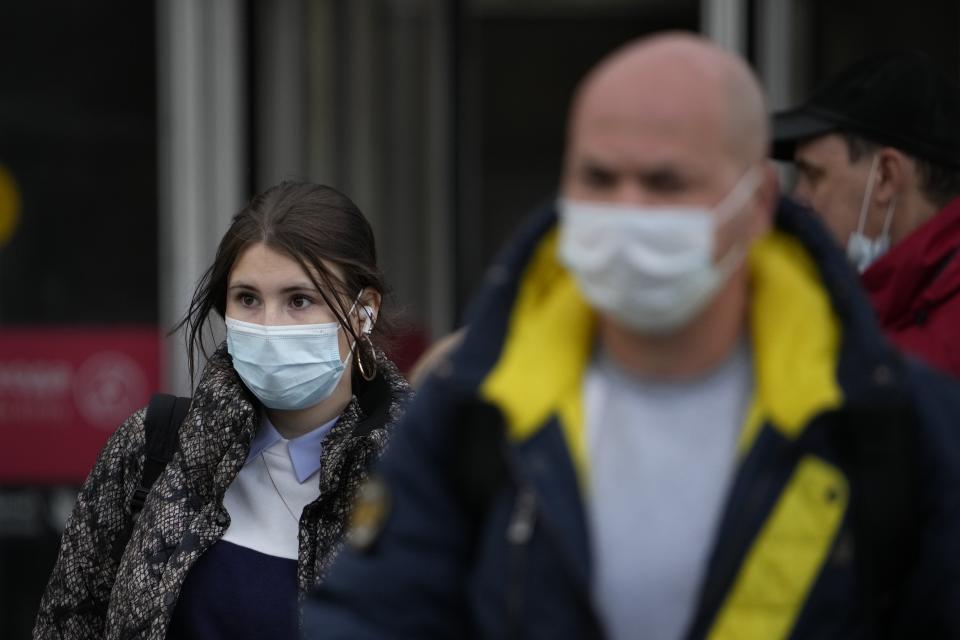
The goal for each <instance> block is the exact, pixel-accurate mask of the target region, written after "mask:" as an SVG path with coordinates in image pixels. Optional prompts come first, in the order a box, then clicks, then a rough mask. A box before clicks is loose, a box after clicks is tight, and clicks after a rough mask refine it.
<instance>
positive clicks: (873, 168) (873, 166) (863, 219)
mask: <svg viewBox="0 0 960 640" xmlns="http://www.w3.org/2000/svg"><path fill="white" fill-rule="evenodd" d="M879 159H880V156H878V155H877V154H873V162H871V163H870V175H869V176H867V188H866V190H865V191H864V192H863V202H861V203H860V221H859V222H858V223H857V233H858V234H860V235H861V236H863V230H864V228H866V226H867V210H868V209H869V208H870V196H872V195H873V185H874V183H875V182H876V180H877V161H878V160H879ZM887 211H888V212H889V211H890V209H889V208H888V209H887ZM888 222H889V221H888Z"/></svg>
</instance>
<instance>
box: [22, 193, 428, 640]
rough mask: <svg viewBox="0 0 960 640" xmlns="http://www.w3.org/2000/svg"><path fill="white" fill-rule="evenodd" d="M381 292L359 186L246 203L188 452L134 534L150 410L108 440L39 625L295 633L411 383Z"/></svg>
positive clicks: (224, 245) (200, 322)
mask: <svg viewBox="0 0 960 640" xmlns="http://www.w3.org/2000/svg"><path fill="white" fill-rule="evenodd" d="M383 292H384V283H383V279H382V276H381V274H380V271H379V270H378V267H377V262H376V250H375V247H374V239H373V233H372V230H371V228H370V225H369V223H368V222H367V220H366V219H365V218H364V217H363V214H362V213H361V212H360V211H359V210H358V209H357V207H356V206H355V205H354V204H353V203H352V202H351V201H350V200H349V199H348V198H347V197H346V196H344V195H343V194H341V193H339V192H337V191H335V190H333V189H331V188H329V187H323V186H318V185H313V184H306V183H283V184H280V185H278V186H275V187H273V188H271V189H269V190H267V191H266V192H265V193H263V194H261V195H259V196H257V197H256V198H254V199H253V200H252V201H251V202H250V204H249V205H248V206H247V207H246V208H244V209H243V210H241V211H240V212H239V213H238V214H237V215H236V216H235V217H234V219H233V222H232V224H231V225H230V228H229V229H228V230H227V233H226V234H225V235H224V237H223V239H222V240H221V242H220V246H219V248H218V250H217V255H216V259H215V261H214V263H213V265H212V266H211V267H210V268H209V269H208V270H207V272H206V274H205V275H204V276H203V279H202V280H201V281H200V284H199V286H198V288H197V290H196V292H195V294H194V296H193V301H192V303H191V305H190V309H189V312H188V314H187V316H186V317H185V318H184V320H183V321H182V322H181V323H180V325H179V327H178V328H185V329H186V336H187V344H188V355H189V356H190V362H191V363H192V362H195V360H194V358H195V356H197V355H199V354H200V353H203V354H204V355H207V352H208V349H206V348H205V345H204V340H203V336H204V332H205V325H206V324H207V321H208V318H209V316H210V314H211V312H215V313H216V315H218V316H220V317H222V318H223V319H224V320H225V324H226V341H225V342H224V343H223V344H221V345H220V346H219V347H218V348H216V349H215V350H213V352H212V353H210V354H209V355H208V357H207V361H206V365H205V367H204V368H203V371H202V373H201V374H200V376H199V379H198V380H197V381H196V388H195V392H194V395H193V398H192V400H191V402H190V408H189V410H188V412H187V414H186V418H185V419H184V421H183V423H182V425H181V426H180V428H179V433H178V434H177V437H178V446H177V449H176V453H175V455H174V457H173V459H172V461H171V462H169V463H168V464H167V465H166V467H165V468H164V470H163V472H162V473H161V475H160V476H159V478H158V479H157V480H156V482H155V483H154V484H153V486H152V488H151V490H150V493H149V494H148V495H147V497H146V500H145V502H144V506H143V509H142V511H141V512H140V514H139V517H138V518H137V519H136V521H135V523H134V524H133V526H132V530H130V529H126V532H125V527H127V526H128V524H129V521H130V518H131V516H130V505H131V500H132V497H133V493H134V490H135V489H136V488H137V486H138V483H139V481H140V479H141V473H142V469H143V467H144V464H145V463H144V457H145V431H144V417H145V411H144V410H141V411H138V412H137V413H135V414H134V415H133V416H131V417H130V418H129V419H128V420H127V421H126V422H125V423H124V424H123V425H121V427H120V428H119V429H118V430H117V432H116V433H115V434H114V435H113V436H112V437H111V438H110V440H109V442H108V443H107V445H106V447H105V448H104V450H103V452H102V453H101V454H100V457H99V459H98V460H97V463H96V465H95V466H94V468H93V471H92V472H91V474H90V477H89V478H88V479H87V482H86V484H85V485H84V487H83V489H82V490H81V492H80V495H79V498H78V501H77V506H76V507H75V509H74V512H73V514H72V515H71V517H70V520H69V522H68V524H67V528H66V531H65V532H64V536H63V542H62V545H61V550H60V556H59V558H58V560H57V564H56V567H55V568H54V572H53V575H52V577H51V579H50V583H49V585H48V587H47V591H46V594H45V595H44V598H43V602H42V604H41V609H40V613H39V616H38V619H37V625H36V628H35V630H34V637H35V638H127V637H137V638H154V639H161V638H176V639H185V638H189V639H192V638H197V639H199V638H203V639H205V640H217V639H219V638H224V639H225V638H231V639H242V638H267V637H269V638H294V637H297V636H298V630H297V627H298V622H297V620H298V601H299V599H300V598H301V597H302V596H303V595H304V594H305V593H306V592H307V591H308V590H309V589H311V588H312V587H313V586H315V585H316V584H318V583H319V581H320V580H321V579H322V578H323V575H324V572H325V570H326V568H327V566H328V564H329V562H330V561H331V560H332V557H333V555H334V554H335V552H336V550H337V548H338V546H339V544H340V539H341V537H342V534H343V532H344V529H345V524H346V523H345V520H346V518H347V514H348V512H349V505H350V503H351V499H352V496H353V493H354V490H355V488H356V487H357V486H358V484H359V483H360V482H361V480H362V479H363V477H364V475H365V472H366V469H367V468H368V466H369V464H370V463H371V462H372V461H373V460H374V459H375V458H376V456H377V455H378V454H379V453H380V451H381V450H382V448H383V446H384V444H385V442H386V439H387V435H388V432H389V430H390V428H391V426H392V425H393V424H394V423H395V422H396V420H397V419H398V417H399V415H400V412H401V408H402V405H403V404H404V403H405V401H406V400H407V399H408V396H409V394H410V391H409V388H408V386H407V384H406V382H405V381H404V380H403V378H402V377H401V376H400V374H399V373H398V372H397V369H396V367H394V365H393V364H392V363H391V362H390V361H389V360H388V359H387V358H386V357H385V356H384V354H383V352H382V351H381V350H380V349H379V348H378V347H377V346H376V344H377V341H378V339H379V337H380V336H381V335H383V334H384V328H385V322H384V318H383V313H382V302H383ZM207 333H208V334H209V332H207ZM193 374H194V372H193V370H192V368H191V377H193ZM127 532H129V533H127ZM125 535H129V539H128V541H126V544H125V548H124V547H123V546H121V547H120V549H122V554H121V553H116V552H115V548H116V546H117V545H118V544H120V545H123V543H124V536H125ZM118 540H119V541H120V542H119V543H118Z"/></svg>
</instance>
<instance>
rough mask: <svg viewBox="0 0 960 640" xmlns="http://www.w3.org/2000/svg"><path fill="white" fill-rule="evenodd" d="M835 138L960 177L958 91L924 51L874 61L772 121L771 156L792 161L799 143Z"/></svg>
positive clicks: (843, 74) (828, 84)
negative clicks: (881, 148) (857, 139)
mask: <svg viewBox="0 0 960 640" xmlns="http://www.w3.org/2000/svg"><path fill="white" fill-rule="evenodd" d="M831 132H844V133H853V134H857V135H859V136H861V137H863V138H865V139H867V140H869V141H871V142H874V143H877V144H881V145H886V146H891V147H895V148H897V149H899V150H901V151H903V152H904V153H907V154H910V155H912V156H914V157H916V158H920V159H923V160H927V161H930V162H934V163H936V164H941V165H944V166H947V167H952V168H957V169H960V84H958V83H957V81H956V80H955V79H953V78H950V77H949V76H948V75H946V74H945V73H944V72H943V71H942V70H941V69H940V68H938V66H937V65H936V63H934V62H933V61H932V60H931V59H930V58H929V57H928V56H927V55H926V54H924V53H921V52H919V51H901V52H894V53H884V54H879V55H874V56H871V57H869V58H866V59H864V60H861V61H860V62H857V63H856V64H854V65H852V66H850V67H848V68H847V69H845V70H844V71H842V72H840V73H839V74H838V75H836V76H834V77H832V78H830V79H829V80H828V81H827V82H826V83H824V84H823V85H822V86H821V87H820V88H819V89H817V91H816V92H814V94H813V96H812V97H811V98H810V100H808V101H807V103H806V104H804V105H802V106H800V107H797V108H795V109H790V110H787V111H780V112H778V113H775V114H773V149H772V155H773V157H774V158H776V159H778V160H792V159H793V152H794V148H795V147H796V145H797V143H798V142H801V141H803V140H807V139H810V138H815V137H817V136H821V135H824V134H827V133H831Z"/></svg>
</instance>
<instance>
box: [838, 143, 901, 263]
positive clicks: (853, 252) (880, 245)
mask: <svg viewBox="0 0 960 640" xmlns="http://www.w3.org/2000/svg"><path fill="white" fill-rule="evenodd" d="M879 158H880V157H879V156H877V155H874V156H873V162H872V163H871V165H870V175H868V176H867V186H866V189H864V192H863V201H862V202H861V203H860V221H859V223H857V230H856V231H854V232H853V233H851V234H850V238H849V239H848V240H847V258H848V259H849V260H850V262H851V263H853V265H854V266H855V267H856V268H857V270H858V271H859V272H860V273H863V272H864V271H866V270H867V269H868V268H869V267H870V265H871V264H873V263H874V262H876V260H877V258H879V257H880V256H882V255H883V254H885V253H886V252H887V250H888V249H889V248H890V223H891V222H893V210H894V209H895V208H896V206H897V200H896V198H894V199H893V200H891V201H890V204H889V205H888V206H887V214H886V216H885V217H884V220H883V230H882V231H881V232H880V235H879V236H877V237H876V238H872V239H871V238H868V237H867V236H866V235H864V233H863V230H864V227H866V224H867V212H868V211H869V210H870V196H872V195H873V187H874V183H875V182H876V179H877V165H878V160H879Z"/></svg>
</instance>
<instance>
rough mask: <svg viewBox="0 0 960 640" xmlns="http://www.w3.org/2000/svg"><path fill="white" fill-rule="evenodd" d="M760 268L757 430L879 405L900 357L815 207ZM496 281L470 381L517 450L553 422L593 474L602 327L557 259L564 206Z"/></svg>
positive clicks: (466, 363)
mask: <svg viewBox="0 0 960 640" xmlns="http://www.w3.org/2000/svg"><path fill="white" fill-rule="evenodd" d="M750 269H751V278H752V280H753V287H754V292H753V302H752V309H751V336H752V340H753V342H754V353H755V358H756V360H755V366H756V367H757V369H758V374H757V379H758V390H757V392H758V398H757V402H755V403H754V404H755V406H754V409H753V410H752V411H751V420H752V421H753V424H754V425H757V424H759V422H760V421H761V420H763V419H770V420H771V421H772V422H773V423H774V424H775V425H776V426H777V427H778V428H781V429H782V430H783V431H784V433H785V435H788V436H791V437H795V436H796V435H798V434H799V433H800V432H801V431H802V430H803V428H804V427H805V425H806V424H807V423H808V421H809V419H810V418H811V417H813V415H815V414H816V413H818V412H821V411H825V410H828V409H831V408H836V407H838V406H841V405H843V406H849V407H853V406H864V405H869V404H870V403H871V402H873V400H874V398H875V397H876V394H875V393H873V391H874V389H873V388H872V387H873V386H875V385H874V384H873V379H872V378H871V375H870V372H871V371H878V370H879V369H880V368H885V372H884V373H885V375H884V376H881V377H884V379H885V380H884V381H885V382H886V383H887V384H889V383H891V382H894V383H895V382H896V381H895V379H894V377H895V375H896V371H895V366H894V361H895V357H894V354H893V352H892V350H891V349H890V348H889V346H887V344H886V342H885V341H884V339H883V338H882V335H881V334H880V332H879V329H878V327H877V325H876V321H875V320H874V318H873V312H872V310H871V309H870V306H869V304H868V302H867V299H866V298H865V296H864V295H863V293H862V292H861V291H859V287H858V284H857V281H856V274H855V273H854V272H853V271H852V269H851V268H850V266H849V265H848V264H847V263H846V260H845V258H844V256H843V254H842V253H841V252H840V251H839V250H838V249H837V248H836V246H835V244H834V243H833V242H832V240H831V239H830V237H829V236H828V235H827V233H826V231H825V230H824V229H823V227H822V226H821V225H820V224H819V223H818V222H817V221H816V220H815V219H814V217H813V216H812V215H810V212H809V211H806V210H804V209H802V208H801V207H799V206H798V205H796V204H795V203H793V202H792V201H790V200H788V199H782V200H781V202H780V206H779V209H778V213H777V216H776V229H775V231H774V232H773V233H771V234H770V236H769V237H768V238H765V239H763V240H761V241H760V242H759V243H758V244H757V246H756V247H754V250H753V251H752V254H751V257H750ZM487 280H488V284H489V286H488V287H486V288H485V291H483V292H482V293H481V297H480V299H479V301H478V303H477V306H476V307H475V308H474V313H473V314H471V325H472V326H473V327H474V329H473V330H471V331H470V332H469V333H468V334H467V337H466V339H465V342H464V344H463V347H462V348H461V349H460V351H459V353H458V354H457V356H456V357H455V360H454V368H455V369H460V376H461V378H462V380H463V381H469V380H470V378H473V379H474V380H475V381H476V382H475V384H476V385H477V387H478V391H479V394H480V396H481V397H482V398H483V399H485V400H487V401H489V402H491V403H492V404H494V405H496V406H497V407H498V408H499V409H500V410H501V411H502V412H503V414H504V417H505V420H506V423H507V433H508V436H509V437H510V438H511V439H513V440H514V441H515V442H516V441H523V440H525V439H527V438H529V437H530V436H531V435H533V434H534V433H535V432H536V431H537V430H538V429H539V428H540V427H541V426H542V425H543V424H545V423H546V421H547V419H548V418H549V417H550V416H551V415H557V416H559V417H560V423H561V428H562V429H563V430H564V432H565V436H566V439H567V444H568V448H569V451H570V454H571V457H572V458H573V460H574V463H575V466H576V467H577V469H578V470H579V471H580V472H581V473H582V471H583V465H584V462H585V447H584V443H583V438H582V431H583V429H582V420H583V418H582V415H583V408H582V406H581V395H582V394H581V393H579V384H580V381H581V378H582V374H583V371H584V370H585V368H586V365H587V362H588V359H589V356H590V353H591V348H592V340H593V333H594V326H595V324H594V315H593V312H592V311H591V310H590V308H589V306H588V305H587V304H586V302H585V301H584V300H583V298H582V296H581V295H580V294H579V292H578V290H577V288H576V286H575V284H574V283H573V281H572V278H571V276H570V275H569V274H568V273H567V272H566V270H565V269H564V268H563V267H562V266H561V265H560V264H559V262H558V260H557V259H556V214H555V212H554V211H553V210H548V211H547V212H545V213H544V214H543V215H542V216H541V217H540V218H538V219H537V220H536V221H535V224H533V225H532V226H530V227H528V228H527V230H526V231H525V232H524V233H523V234H521V236H520V238H519V239H518V240H517V242H516V243H515V245H514V246H512V247H510V248H508V250H507V251H506V252H505V254H504V256H503V257H501V259H500V261H499V262H498V263H497V264H495V265H494V267H493V268H492V269H491V271H490V273H489V274H488V276H487ZM478 327H483V330H478ZM478 363H479V365H478ZM478 366H482V370H478ZM798 372H800V373H798ZM474 376H475V377H474ZM841 381H842V383H841ZM798 385H799V386H798ZM800 387H803V392H800V391H799V389H800ZM745 428H746V429H749V428H750V425H749V424H748V425H747V426H746V427H745ZM750 436H751V434H749V433H747V434H745V439H746V440H749V439H750ZM742 444H745V443H742Z"/></svg>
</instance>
